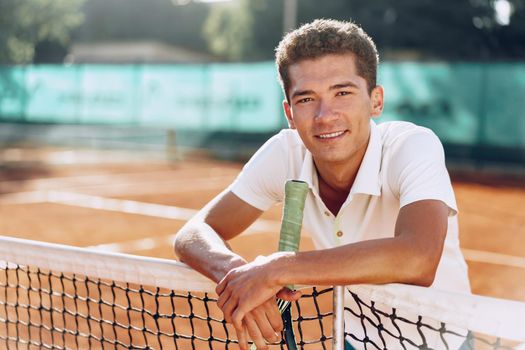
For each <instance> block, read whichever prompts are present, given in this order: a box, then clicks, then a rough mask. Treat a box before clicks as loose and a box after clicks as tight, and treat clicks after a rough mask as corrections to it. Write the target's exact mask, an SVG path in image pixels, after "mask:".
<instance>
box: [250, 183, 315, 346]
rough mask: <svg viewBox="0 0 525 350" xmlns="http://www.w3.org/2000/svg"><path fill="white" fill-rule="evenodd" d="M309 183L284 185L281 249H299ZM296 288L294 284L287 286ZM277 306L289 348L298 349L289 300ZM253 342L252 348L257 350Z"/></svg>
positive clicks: (280, 302) (292, 288)
mask: <svg viewBox="0 0 525 350" xmlns="http://www.w3.org/2000/svg"><path fill="white" fill-rule="evenodd" d="M307 193H308V184H307V183H306V182H303V181H297V180H289V181H287V182H286V184H285V187H284V206H283V217H282V221H281V232H280V235H279V251H281V252H296V251H298V250H299V242H300V240H301V226H302V223H303V210H304V203H305V200H306V195H307ZM286 287H287V288H289V289H291V290H294V286H293V285H288V286H286ZM277 306H278V307H279V311H280V312H281V314H282V317H283V326H284V331H283V332H284V340H285V343H286V346H287V348H288V350H296V349H297V344H296V342H295V335H294V331H293V327H292V313H291V305H290V302H289V301H285V300H281V299H278V300H277ZM256 349H257V347H256V346H255V344H252V346H251V347H250V350H256Z"/></svg>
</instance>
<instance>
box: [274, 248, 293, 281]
mask: <svg viewBox="0 0 525 350" xmlns="http://www.w3.org/2000/svg"><path fill="white" fill-rule="evenodd" d="M295 254H296V253H295V252H277V253H273V254H272V255H271V260H270V264H271V266H272V268H271V274H270V276H271V279H272V280H271V282H272V284H274V285H278V286H285V285H288V284H293V278H292V276H291V274H290V271H291V269H290V265H291V264H293V258H294V257H295Z"/></svg>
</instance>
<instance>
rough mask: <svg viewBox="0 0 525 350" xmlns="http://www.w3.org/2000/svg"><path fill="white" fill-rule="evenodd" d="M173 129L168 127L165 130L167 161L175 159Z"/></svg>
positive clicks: (174, 135)
mask: <svg viewBox="0 0 525 350" xmlns="http://www.w3.org/2000/svg"><path fill="white" fill-rule="evenodd" d="M175 137H176V134H175V130H173V129H168V131H167V132H166V155H167V158H168V161H169V162H175V161H177V151H178V150H177V144H176V140H175Z"/></svg>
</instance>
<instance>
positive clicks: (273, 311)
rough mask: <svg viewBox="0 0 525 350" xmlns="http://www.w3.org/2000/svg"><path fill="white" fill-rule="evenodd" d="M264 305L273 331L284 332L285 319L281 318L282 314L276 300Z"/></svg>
mask: <svg viewBox="0 0 525 350" xmlns="http://www.w3.org/2000/svg"><path fill="white" fill-rule="evenodd" d="M263 305H264V310H265V312H266V317H267V319H268V322H269V323H270V325H271V326H272V328H273V330H274V331H275V332H277V333H279V332H282V330H283V319H282V317H281V313H280V312H279V308H278V307H277V303H276V302H275V300H270V301H268V302H266V303H264V304H263Z"/></svg>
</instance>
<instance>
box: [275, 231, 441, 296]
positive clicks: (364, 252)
mask: <svg viewBox="0 0 525 350" xmlns="http://www.w3.org/2000/svg"><path fill="white" fill-rule="evenodd" d="M440 256H441V250H440V249H436V251H434V252H428V251H424V250H422V249H420V248H418V247H415V246H414V244H413V243H412V242H407V240H406V239H403V238H401V237H396V238H389V239H378V240H371V241H365V242H359V243H357V244H350V245H346V246H342V247H337V248H332V249H326V250H315V251H308V252H299V253H286V254H281V255H277V256H276V258H275V260H274V262H273V264H272V265H273V266H272V268H273V269H274V270H275V275H276V276H277V277H276V278H277V279H278V281H276V282H277V283H278V284H279V285H287V284H304V285H315V284H317V285H349V284H358V283H371V284H383V283H407V284H416V285H424V286H427V285H430V284H431V283H432V281H433V279H434V275H435V271H436V268H437V264H438V262H439V257H440Z"/></svg>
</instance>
